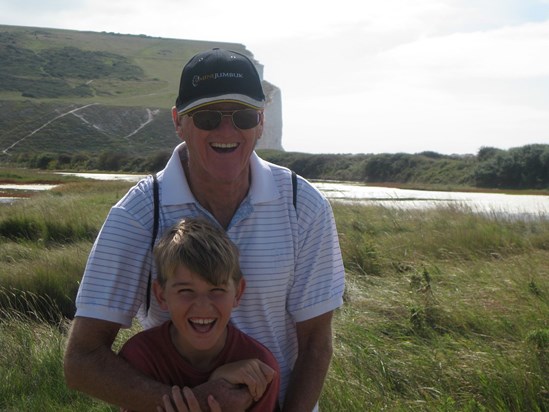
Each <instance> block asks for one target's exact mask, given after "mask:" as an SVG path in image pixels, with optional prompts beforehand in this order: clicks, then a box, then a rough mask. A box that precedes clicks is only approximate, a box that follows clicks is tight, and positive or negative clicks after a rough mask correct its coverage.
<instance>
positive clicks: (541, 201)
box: [0, 172, 549, 219]
mask: <svg viewBox="0 0 549 412" xmlns="http://www.w3.org/2000/svg"><path fill="white" fill-rule="evenodd" d="M59 174H61V175H71V176H79V177H83V178H88V179H94V180H122V181H127V182H137V181H139V180H140V179H142V178H143V177H145V176H146V175H136V174H124V173H68V172H59ZM311 183H312V184H313V185H314V186H315V187H316V188H317V189H318V190H320V191H321V192H322V193H324V195H325V196H326V197H327V198H328V199H330V200H331V201H334V202H344V203H355V204H368V205H379V206H383V207H387V208H398V209H406V210H408V209H431V208H435V207H459V208H463V209H465V210H470V211H472V212H474V213H483V214H487V215H492V216H494V217H502V216H505V217H513V218H520V219H528V218H532V219H536V218H542V219H548V218H549V196H544V195H520V194H518V195H516V194H513V195H510V194H503V193H477V192H475V193H469V192H442V191H429V190H410V189H397V188H389V187H378V186H368V185H365V184H359V183H351V182H332V181H312V182H311ZM55 186H56V185H14V184H9V185H0V192H1V190H2V189H5V190H11V191H13V190H21V191H29V192H30V191H34V190H50V189H52V188H53V187H55ZM16 199H17V197H0V203H11V202H13V201H14V200H16Z"/></svg>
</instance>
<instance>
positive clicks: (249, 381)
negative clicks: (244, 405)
mask: <svg viewBox="0 0 549 412" xmlns="http://www.w3.org/2000/svg"><path fill="white" fill-rule="evenodd" d="M275 374H276V372H275V371H274V370H273V369H272V368H271V367H270V366H269V365H267V364H265V363H263V362H261V361H260V360H259V359H244V360H241V361H237V362H231V363H226V364H225V365H222V366H220V367H219V368H217V369H216V370H215V371H213V372H212V374H211V375H210V378H209V380H210V381H212V380H216V379H225V380H227V381H228V382H229V383H232V384H234V385H246V386H247V387H248V391H249V392H250V395H251V396H252V398H253V400H254V401H258V400H259V399H261V397H262V396H263V394H264V393H265V390H266V389H267V385H269V383H271V381H272V380H273V378H274V377H275Z"/></svg>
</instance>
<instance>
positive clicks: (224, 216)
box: [182, 161, 251, 229]
mask: <svg viewBox="0 0 549 412" xmlns="http://www.w3.org/2000/svg"><path fill="white" fill-rule="evenodd" d="M182 164H183V169H184V170H185V175H186V176H187V182H188V184H189V187H190V189H191V192H192V193H193V195H194V197H195V198H196V200H197V201H198V203H200V205H202V207H204V208H205V209H206V210H208V211H209V212H210V213H211V214H212V215H213V216H214V217H215V218H216V220H217V221H218V222H219V223H220V224H221V225H222V226H223V227H224V228H225V229H226V228H227V227H228V226H229V224H230V223H231V220H232V218H233V216H234V214H235V213H236V211H237V210H238V207H239V206H240V204H241V203H242V201H243V200H244V198H245V197H246V195H247V194H248V191H249V189H250V184H251V182H250V180H251V174H250V172H249V170H248V171H247V173H246V175H245V176H242V178H241V179H238V180H235V181H233V182H221V181H214V180H212V179H209V178H207V176H203V175H202V176H201V175H200V173H193V172H191V171H190V168H189V165H188V162H187V161H182Z"/></svg>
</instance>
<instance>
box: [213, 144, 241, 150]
mask: <svg viewBox="0 0 549 412" xmlns="http://www.w3.org/2000/svg"><path fill="white" fill-rule="evenodd" d="M211 146H212V147H213V148H216V149H234V148H236V147H237V146H238V143H212V144H211Z"/></svg>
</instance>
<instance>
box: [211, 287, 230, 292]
mask: <svg viewBox="0 0 549 412" xmlns="http://www.w3.org/2000/svg"><path fill="white" fill-rule="evenodd" d="M226 291H227V290H226V289H225V288H213V289H212V292H215V293H224V292H226Z"/></svg>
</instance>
